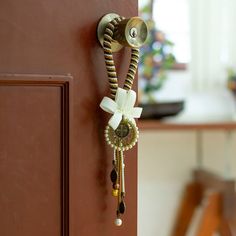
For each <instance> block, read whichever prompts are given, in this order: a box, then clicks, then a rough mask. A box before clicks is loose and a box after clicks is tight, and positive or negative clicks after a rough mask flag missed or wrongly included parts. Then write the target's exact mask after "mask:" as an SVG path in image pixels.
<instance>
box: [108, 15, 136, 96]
mask: <svg viewBox="0 0 236 236" xmlns="http://www.w3.org/2000/svg"><path fill="white" fill-rule="evenodd" d="M123 19H124V17H117V18H115V19H113V20H112V21H111V22H109V23H108V25H107V27H106V30H105V33H104V42H103V50H104V57H105V63H106V69H107V75H108V80H109V84H110V91H111V98H112V99H114V98H115V96H116V91H117V88H118V78H117V73H116V66H115V62H114V58H113V55H112V47H111V44H112V40H113V35H114V32H115V30H116V27H117V25H118V24H119V22H120V21H122V20H123ZM138 62H139V49H137V48H132V50H131V60H130V64H129V69H128V73H127V76H126V79H125V83H124V89H126V90H129V89H131V88H132V85H133V80H134V77H135V74H136V72H137V67H138Z"/></svg>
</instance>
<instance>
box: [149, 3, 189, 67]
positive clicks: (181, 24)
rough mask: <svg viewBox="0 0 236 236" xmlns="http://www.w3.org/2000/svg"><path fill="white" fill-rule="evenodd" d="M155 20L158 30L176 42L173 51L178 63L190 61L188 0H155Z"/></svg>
mask: <svg viewBox="0 0 236 236" xmlns="http://www.w3.org/2000/svg"><path fill="white" fill-rule="evenodd" d="M153 20H154V21H155V22H156V26H157V28H158V30H161V31H163V32H164V33H165V35H166V37H167V38H168V39H169V40H170V41H172V42H173V43H174V47H173V53H174V55H175V58H176V61H177V62H178V63H188V62H189V61H190V29H189V14H188V0H178V1H176V0H154V2H153Z"/></svg>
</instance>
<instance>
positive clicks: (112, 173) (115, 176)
mask: <svg viewBox="0 0 236 236" xmlns="http://www.w3.org/2000/svg"><path fill="white" fill-rule="evenodd" d="M110 178H111V182H112V183H116V180H117V172H116V170H115V169H113V170H112V171H111V174H110Z"/></svg>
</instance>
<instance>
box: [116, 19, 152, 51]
mask: <svg viewBox="0 0 236 236" xmlns="http://www.w3.org/2000/svg"><path fill="white" fill-rule="evenodd" d="M147 36H148V29H147V24H146V23H145V21H144V20H142V19H141V18H140V17H132V18H130V19H124V20H122V21H121V22H120V23H119V24H118V26H117V29H116V31H115V34H114V39H115V40H116V41H118V42H119V43H120V44H121V45H124V46H127V47H131V48H139V47H141V46H142V45H143V44H144V43H145V41H146V39H147Z"/></svg>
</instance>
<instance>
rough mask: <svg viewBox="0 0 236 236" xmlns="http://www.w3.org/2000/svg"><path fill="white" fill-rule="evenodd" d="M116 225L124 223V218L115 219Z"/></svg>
mask: <svg viewBox="0 0 236 236" xmlns="http://www.w3.org/2000/svg"><path fill="white" fill-rule="evenodd" d="M115 225H116V226H121V225H122V220H121V219H119V218H117V219H115Z"/></svg>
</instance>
